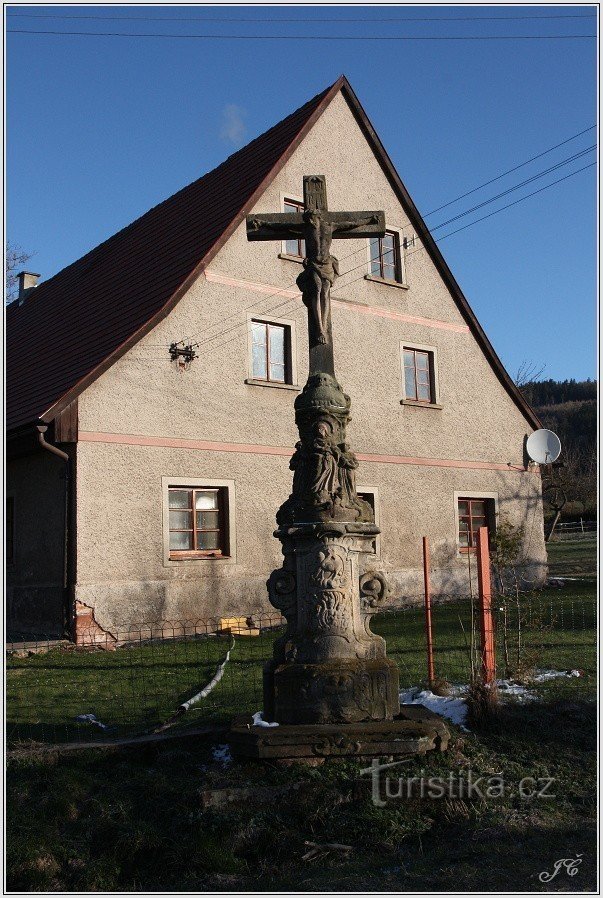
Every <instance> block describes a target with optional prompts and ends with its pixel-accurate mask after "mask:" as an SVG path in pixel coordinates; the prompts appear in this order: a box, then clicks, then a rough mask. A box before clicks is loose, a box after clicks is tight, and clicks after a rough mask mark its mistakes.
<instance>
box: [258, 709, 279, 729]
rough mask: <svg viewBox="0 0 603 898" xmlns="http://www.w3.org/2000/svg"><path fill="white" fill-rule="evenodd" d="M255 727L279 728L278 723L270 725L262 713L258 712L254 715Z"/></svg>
mask: <svg viewBox="0 0 603 898" xmlns="http://www.w3.org/2000/svg"><path fill="white" fill-rule="evenodd" d="M253 725H254V727H277V726H278V723H276V721H274V722H273V723H270V722H269V721H267V720H264V715H263V713H262V711H256V712H255V714H254V715H253Z"/></svg>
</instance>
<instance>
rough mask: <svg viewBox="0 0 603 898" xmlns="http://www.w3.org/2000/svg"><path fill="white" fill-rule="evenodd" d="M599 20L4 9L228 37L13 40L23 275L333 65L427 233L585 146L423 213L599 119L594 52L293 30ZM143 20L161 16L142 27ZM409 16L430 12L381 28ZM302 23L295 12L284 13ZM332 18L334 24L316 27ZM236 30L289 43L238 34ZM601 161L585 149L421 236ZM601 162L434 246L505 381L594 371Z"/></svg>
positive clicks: (579, 43) (132, 210)
mask: <svg viewBox="0 0 603 898" xmlns="http://www.w3.org/2000/svg"><path fill="white" fill-rule="evenodd" d="M594 10H595V7H593V6H590V7H589V6H563V7H562V6H527V5H523V6H516V7H511V6H481V7H476V6H472V7H459V6H380V7H375V6H370V7H368V6H321V7H316V6H315V7H300V6H297V7H296V6H292V5H290V6H278V7H274V6H273V7H269V6H264V7H260V6H241V7H234V6H221V7H216V6H213V7H208V6H205V7H200V6H188V7H184V6H163V7H162V6H155V7H149V6H145V7H143V6H137V7H132V6H113V7H95V6H85V7H84V6H62V7H44V6H36V7H33V6H30V7H25V6H10V7H8V8H7V27H8V29H9V30H10V29H17V28H19V29H30V30H34V29H36V30H60V31H94V32H98V31H112V32H122V33H124V32H128V33H141V32H144V33H147V34H148V33H163V34H194V33H197V34H215V35H226V36H227V37H228V39H227V40H215V41H211V40H189V39H186V40H181V39H177V38H157V39H155V38H122V37H100V36H96V37H82V36H54V35H24V34H8V35H7V87H6V91H7V107H6V108H7V234H8V237H9V239H10V240H11V241H12V242H13V243H15V244H17V245H19V246H21V247H23V248H24V249H26V250H28V251H35V256H34V257H33V259H32V260H31V261H30V262H29V264H28V268H30V269H32V270H34V271H37V272H40V273H41V274H42V277H43V278H48V277H50V276H51V275H52V274H54V273H56V272H57V271H58V270H60V269H61V268H63V267H64V266H65V265H67V264H69V263H70V262H72V261H73V260H75V259H77V258H78V257H79V256H81V255H83V254H84V253H85V252H87V251H88V250H89V249H91V248H92V247H94V246H95V245H97V244H98V243H99V242H101V241H102V240H104V239H106V238H107V237H108V236H110V235H111V234H113V233H115V232H116V231H117V230H119V229H120V228H121V227H123V226H124V225H126V224H128V223H129V222H130V221H132V220H133V219H134V218H136V217H137V216H139V215H140V214H142V213H143V212H145V211H146V210H147V209H149V208H150V207H151V206H153V205H155V204H156V203H158V202H160V201H161V200H163V199H165V197H167V196H169V195H170V194H172V193H174V192H175V191H176V190H178V189H179V188H180V187H182V186H184V185H185V184H187V183H189V182H190V181H192V180H194V179H195V178H197V177H199V176H200V175H201V174H203V173H204V172H206V171H208V170H210V169H211V168H213V167H215V166H216V165H217V164H219V163H220V162H221V161H222V160H223V159H224V158H226V156H228V155H230V153H232V152H233V151H234V150H235V149H238V147H239V146H241V144H242V143H246V142H247V141H248V140H251V139H252V138H253V137H255V136H256V135H257V134H259V133H261V132H262V131H264V130H266V129H267V128H268V127H270V126H271V125H272V124H274V123H275V122H276V121H278V120H279V119H281V118H283V117H284V116H285V115H287V114H288V113H289V112H291V111H292V110H293V109H295V108H297V107H298V106H300V105H302V104H303V103H304V102H305V101H306V100H307V99H309V98H310V97H312V96H314V95H315V94H316V93H318V92H319V91H321V90H323V89H324V88H325V87H326V86H327V85H329V84H331V83H332V82H333V81H334V80H335V79H336V78H337V77H338V76H339V75H340V74H341V73H344V74H346V75H347V76H348V78H349V80H350V82H351V84H352V87H353V88H354V90H355V91H356V93H357V95H358V97H359V99H360V101H361V103H362V104H363V106H364V108H365V110H366V112H367V114H368V116H369V118H370V119H371V121H372V123H373V125H374V126H375V128H376V130H377V132H378V134H379V135H380V137H381V139H382V141H383V143H384V145H385V147H386V149H387V150H388V152H389V154H390V156H391V158H392V160H393V162H394V164H395V165H396V167H397V169H398V172H399V173H400V175H401V177H402V180H403V181H404V182H405V184H406V186H407V188H408V190H409V192H410V194H411V196H412V197H413V199H414V201H415V203H416V205H417V206H418V208H419V210H420V211H421V212H422V213H423V214H424V215H426V220H427V223H428V224H429V225H430V226H432V227H435V226H436V225H438V224H440V223H441V222H443V221H445V220H446V219H448V218H451V217H452V216H453V215H456V214H458V213H460V212H462V211H464V210H465V209H467V208H469V207H470V206H472V205H474V204H477V203H479V202H483V201H484V200H486V199H488V198H489V197H491V196H493V195H494V194H495V193H499V192H501V191H503V190H505V189H507V188H509V187H511V186H513V185H515V184H517V183H518V182H519V181H521V180H524V179H526V178H528V177H530V176H532V175H534V174H537V173H538V172H540V171H542V170H543V169H545V168H548V167H550V166H552V165H554V164H555V163H557V162H561V161H563V160H564V159H566V158H567V157H568V156H570V155H573V154H575V153H578V152H580V151H581V150H585V149H586V148H587V147H590V146H592V145H593V144H594V143H595V142H596V133H597V132H596V131H595V130H591V131H588V132H587V133H586V134H583V135H582V136H581V137H579V138H577V139H576V140H573V141H572V142H570V143H567V144H566V145H565V146H563V147H560V148H559V149H557V150H555V151H554V152H552V153H550V154H548V155H546V156H544V157H543V158H541V159H539V160H536V161H535V162H533V163H531V164H530V165H528V166H526V167H524V168H521V169H520V170H519V171H517V172H514V173H513V174H511V175H508V176H507V177H505V178H504V179H501V180H499V181H497V182H496V183H495V184H492V185H490V186H489V187H486V188H484V189H483V190H481V191H479V192H477V193H474V194H472V195H471V196H470V197H467V198H465V199H464V200H461V201H459V202H458V203H456V204H454V205H451V206H449V207H448V208H446V209H443V210H441V211H440V212H437V213H435V214H433V215H427V214H426V213H428V212H429V211H430V210H433V209H435V208H436V207H438V206H440V205H442V204H443V203H446V202H447V201H448V200H450V199H453V198H454V197H457V196H458V195H459V194H462V193H464V192H465V191H468V190H470V189H471V188H473V187H475V186H477V185H479V184H481V183H483V182H484V181H487V180H489V179H490V178H494V177H495V176H497V175H498V174H500V173H501V172H503V171H505V170H507V169H509V168H511V167H513V166H515V165H518V164H519V163H520V162H523V161H524V160H526V159H528V158H529V157H531V156H534V155H536V154H538V153H540V152H542V151H544V150H546V149H548V148H549V147H551V146H553V145H555V144H557V143H559V142H561V141H563V140H565V139H566V138H568V137H571V136H572V135H574V134H576V133H577V132H579V131H583V130H584V129H586V128H588V127H589V126H591V125H594V124H595V121H596V75H597V71H596V42H595V41H594V40H574V39H571V40H523V39H521V40H483V41H482V40H479V41H453V40H437V41H399V42H398V41H366V40H362V41H334V40H333V41H320V42H314V41H309V40H304V41H302V40H296V39H295V38H296V36H300V37H302V36H309V35H313V34H316V35H324V36H339V37H341V36H356V37H367V36H369V35H372V36H387V37H392V36H402V35H406V36H438V37H454V36H480V37H487V36H494V35H514V36H520V35H560V34H565V35H582V34H585V35H586V34H595V32H596V18H595V17H594V15H593V14H594ZM19 13H27V15H26V16H25V15H18V14H19ZM589 14H591V15H592V17H591V18H582V16H588V15H589ZM34 16H35V17H36V18H34ZM42 16H54V17H58V16H61V17H63V16H85V17H90V16H94V17H98V18H82V19H78V18H71V19H67V18H64V19H63V18H61V19H59V18H50V17H49V18H42ZM511 16H536V17H538V19H540V20H537V19H529V18H521V19H518V18H511ZM548 16H564V17H565V16H568V18H545V17H548ZM578 16H579V17H580V18H578ZM126 17H131V18H126ZM151 17H152V19H155V18H157V19H168V20H169V21H164V22H162V21H154V20H150V21H149V20H147V19H148V18H151ZM411 17H419V18H421V17H424V18H427V19H430V21H426V22H421V21H391V20H392V19H397V18H399V19H405V18H406V19H409V18H411ZM478 17H484V18H478ZM485 17H496V18H500V19H503V20H504V21H494V20H492V19H489V18H485ZM117 18H119V19H123V21H117V20H116V19H117ZM212 18H221V19H224V20H226V21H209V20H210V19H212ZM296 18H297V19H303V20H304V21H302V22H294V21H285V20H287V19H289V20H290V19H296ZM326 18H329V19H335V21H334V22H324V21H318V20H321V19H326ZM187 19H195V20H197V19H198V21H185V20H187ZM240 19H246V20H250V21H239V20H240ZM264 19H272V20H275V21H261V20H264ZM353 19H368V20H369V21H362V22H359V21H352V20H353ZM442 19H452V20H453V21H443V20H442ZM234 35H252V36H258V35H290V36H291V39H290V40H257V39H256V40H235V39H233V36H234ZM595 159H596V154H595V152H589V153H588V154H587V155H585V156H582V157H581V158H580V159H577V160H576V161H574V162H573V163H570V164H568V165H564V166H563V167H561V168H559V169H558V170H557V171H556V172H552V173H551V174H549V175H547V176H545V177H543V178H541V179H539V180H537V181H535V182H534V183H533V184H530V185H527V186H526V187H524V188H522V189H521V190H518V191H516V192H514V193H512V194H510V195H509V196H508V197H504V198H501V199H500V200H498V201H497V202H496V203H493V204H491V205H488V206H486V207H485V208H484V209H483V210H479V211H477V212H475V213H473V214H471V215H468V216H466V217H464V218H462V219H460V220H459V221H458V222H455V223H454V225H449V226H448V227H444V228H441V229H439V230H436V231H435V233H434V236H436V237H441V236H443V235H444V234H445V233H446V232H448V231H451V230H454V229H455V228H457V227H461V226H462V225H464V224H466V223H468V222H470V221H472V220H474V219H475V218H478V217H480V216H482V215H485V214H487V213H488V212H490V211H492V210H494V209H496V208H500V207H501V206H503V205H505V204H506V203H510V202H512V201H513V200H515V199H517V198H519V197H521V196H522V195H525V194H526V193H529V192H532V191H534V190H537V189H538V188H539V187H541V186H544V185H545V184H547V183H550V182H552V181H553V180H557V179H558V178H561V177H563V176H564V175H566V174H569V173H571V172H572V171H575V170H577V169H579V168H582V167H583V166H585V165H588V163H590V162H593V161H594V160H595ZM596 171H597V169H596V167H595V166H591V167H590V168H588V169H586V170H585V171H583V172H581V173H579V174H576V176H575V177H570V178H568V179H567V180H565V181H563V182H562V183H560V184H558V185H555V186H553V187H551V188H550V189H549V190H545V191H543V192H542V193H540V194H538V195H537V196H534V197H532V198H530V199H527V200H526V201H525V202H521V203H519V204H518V205H516V206H513V207H512V208H510V209H507V210H505V211H502V212H501V213H500V214H497V215H494V216H492V217H491V218H488V219H487V220H485V221H482V222H479V223H478V224H476V225H475V226H474V227H470V228H467V229H466V230H463V231H462V232H461V233H459V234H456V235H454V236H451V237H449V238H448V239H445V240H442V241H441V243H440V247H441V250H442V252H443V254H444V257H445V258H446V260H447V262H448V264H449V265H450V267H451V269H452V271H453V273H454V274H455V276H456V278H457V280H458V282H459V283H460V285H461V287H462V288H463V290H464V292H465V295H466V296H467V298H468V300H469V302H470V304H471V305H472V307H473V309H474V311H475V312H476V314H477V316H478V318H479V320H480V321H481V323H482V325H483V327H484V329H485V331H486V333H487V334H488V336H489V338H490V340H491V342H492V343H493V345H494V348H495V349H496V351H497V352H498V354H499V355H500V357H501V358H502V361H503V362H504V364H505V365H506V367H507V369H508V371H509V373H510V374H511V375H512V376H515V374H516V373H517V370H518V368H519V367H520V365H521V364H522V362H524V361H527V362H530V363H533V364H534V365H535V366H536V367H538V368H540V367H541V366H543V365H546V369H545V371H544V374H543V377H553V378H559V379H563V378H570V377H575V378H576V379H582V378H586V377H594V376H596V348H595V340H596V337H595V334H596V313H595V308H596Z"/></svg>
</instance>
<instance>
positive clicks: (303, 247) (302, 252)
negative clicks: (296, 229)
mask: <svg viewBox="0 0 603 898" xmlns="http://www.w3.org/2000/svg"><path fill="white" fill-rule="evenodd" d="M299 254H300V256H305V255H306V241H305V240H300V241H299Z"/></svg>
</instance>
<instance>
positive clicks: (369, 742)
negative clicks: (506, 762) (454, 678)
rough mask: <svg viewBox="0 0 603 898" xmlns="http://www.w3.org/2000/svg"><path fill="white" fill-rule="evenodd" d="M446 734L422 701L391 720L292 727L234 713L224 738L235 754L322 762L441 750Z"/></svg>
mask: <svg viewBox="0 0 603 898" xmlns="http://www.w3.org/2000/svg"><path fill="white" fill-rule="evenodd" d="M449 738H450V733H449V730H448V727H447V726H446V724H445V723H444V721H443V720H442V718H441V717H438V715H437V714H434V713H433V711H429V710H428V709H427V708H424V707H423V706H422V705H403V706H402V708H401V709H400V713H399V714H398V715H397V716H396V717H395V719H394V720H391V721H380V722H376V721H372V722H366V721H365V722H363V723H347V724H333V723H331V724H314V725H296V726H278V727H262V726H254V725H253V721H252V720H251V718H250V717H245V716H241V717H237V718H236V719H235V720H234V721H233V723H232V726H231V728H230V733H229V736H228V742H229V745H230V747H231V750H232V753H233V755H234V756H235V757H238V758H257V759H265V760H270V761H283V762H291V761H299V762H301V763H313V764H316V763H322V762H323V761H324V760H326V759H328V758H344V757H345V758H352V759H354V760H358V761H365V760H372V759H373V758H390V757H393V758H396V757H404V756H406V755H416V754H418V755H423V754H426V753H427V752H430V751H436V752H437V751H445V750H446V748H447V747H448V740H449Z"/></svg>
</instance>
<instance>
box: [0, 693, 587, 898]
mask: <svg viewBox="0 0 603 898" xmlns="http://www.w3.org/2000/svg"><path fill="white" fill-rule="evenodd" d="M187 746H188V750H186V749H187ZM595 749H596V712H595V706H594V704H593V703H590V702H583V701H576V700H574V701H571V702H567V701H555V702H549V703H531V704H530V705H518V704H515V705H509V706H505V708H504V710H503V714H502V717H501V719H500V720H499V721H498V722H496V723H495V724H492V725H491V726H490V728H489V729H487V730H485V731H482V732H479V733H470V734H468V733H460V732H459V731H456V730H455V731H454V739H453V742H452V745H451V747H450V750H449V751H448V752H447V753H446V754H444V755H439V756H433V757H428V758H427V759H423V760H419V759H416V760H413V761H412V763H411V764H407V765H405V766H404V770H403V772H404V775H408V776H411V775H423V776H430V775H436V776H443V777H448V775H449V773H450V772H451V771H452V772H454V773H456V774H457V775H462V774H463V772H464V775H465V778H467V771H468V769H471V770H472V771H473V776H474V779H475V777H476V776H480V775H492V774H495V773H500V774H502V775H503V776H504V781H505V788H504V794H503V795H502V796H500V797H497V798H490V799H484V798H480V797H475V796H474V797H471V798H467V797H466V798H463V799H459V798H454V799H440V800H429V799H418V798H417V799H402V800H395V799H392V800H390V801H389V802H388V803H387V805H386V807H383V808H380V807H375V806H374V805H373V804H372V802H371V800H370V797H369V795H368V794H364V795H360V796H358V794H357V793H356V794H355V792H354V789H353V783H354V781H357V780H358V777H359V764H358V763H357V762H355V763H354V762H351V761H336V760H333V761H327V762H326V763H325V764H324V766H322V767H318V768H304V767H301V766H299V767H298V766H294V767H289V768H277V767H274V766H271V765H268V764H259V763H257V764H242V763H233V764H231V765H230V766H229V767H228V768H226V769H223V768H222V766H221V764H219V763H217V762H215V761H213V760H212V759H211V744H210V743H207V744H206V745H203V744H202V745H197V746H196V747H195V748H192V747H190V746H189V745H188V744H187V743H180V747H175V746H174V745H168V744H167V743H162V744H161V745H160V746H157V745H155V746H153V747H148V748H146V749H140V748H138V749H137V750H136V752H134V751H132V750H130V751H128V752H122V753H116V752H115V750H114V749H107V750H105V751H100V752H99V751H96V752H94V751H91V750H82V751H80V752H77V753H76V755H74V754H73V753H68V754H65V755H62V756H61V755H59V754H58V753H53V754H52V755H51V756H50V757H49V756H48V755H45V756H41V755H39V756H37V757H36V756H33V757H32V756H30V757H28V758H23V759H12V760H10V761H9V767H8V787H7V788H8V792H7V819H8V830H7V877H8V879H7V885H8V889H9V890H14V891H122V890H123V891H160V890H166V891H169V890H172V891H248V890H249V891H253V890H258V891H293V890H304V891H321V890H325V891H329V890H345V891H463V890H466V891H481V892H483V891H510V890H516V891H561V890H563V891H565V890H572V891H592V890H594V889H595V884H596V883H595V875H596V874H595V864H596V757H595ZM421 771H423V772H422V773H421ZM528 776H529V777H533V778H534V779H538V778H542V777H553V778H554V779H555V782H554V783H553V785H552V787H551V789H550V790H549V791H551V792H552V794H554V796H555V797H554V798H549V799H547V798H540V799H538V798H533V799H529V800H526V799H522V798H520V797H519V794H518V787H519V781H520V780H522V779H523V778H524V777H528ZM293 782H295V783H299V782H302V783H303V786H302V788H299V789H298V790H297V791H295V792H291V793H289V794H287V795H285V796H283V795H282V794H281V795H280V796H279V794H278V793H277V792H275V795H274V798H270V797H268V798H266V797H263V798H258V799H257V800H253V799H249V798H246V799H245V800H244V801H239V802H236V803H234V804H232V805H228V806H222V807H213V808H207V809H203V808H202V807H201V804H200V800H199V790H200V789H220V788H224V787H228V788H233V787H237V786H246V787H249V785H250V784H251V785H257V786H263V787H269V788H275V789H277V788H278V787H281V786H283V785H285V784H287V783H293ZM363 782H364V780H363ZM306 840H311V841H313V842H318V843H321V844H322V843H326V842H329V843H332V842H337V843H342V844H344V845H349V846H351V847H352V852H351V853H350V854H349V856H348V857H347V858H346V857H343V856H341V855H340V854H339V853H337V852H336V853H334V854H330V855H328V856H327V858H326V860H324V861H318V862H315V863H311V862H309V861H304V860H303V859H302V858H303V855H304V854H305V853H306V852H307V850H308V849H307V847H306V846H305V844H304V842H305V841H306ZM578 853H580V854H581V855H582V863H581V866H580V867H579V869H578V873H577V874H576V875H575V876H573V877H568V876H567V874H566V873H565V872H564V871H561V873H560V874H559V876H558V877H557V878H556V879H555V880H553V881H552V882H551V883H550V884H548V885H547V884H544V883H542V882H540V881H539V879H538V875H539V873H541V872H544V871H549V872H550V871H552V869H553V866H554V863H555V861H556V860H558V859H559V858H569V857H575V856H576V854H578Z"/></svg>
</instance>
